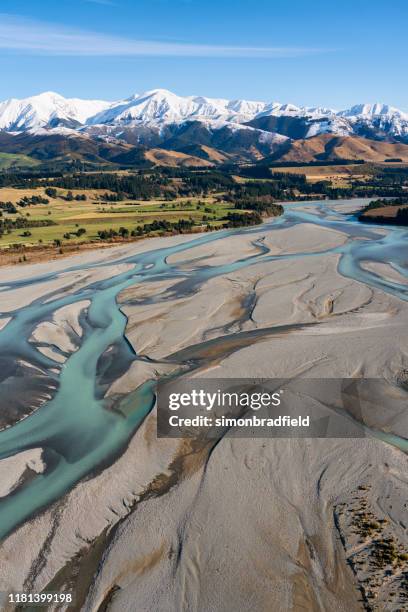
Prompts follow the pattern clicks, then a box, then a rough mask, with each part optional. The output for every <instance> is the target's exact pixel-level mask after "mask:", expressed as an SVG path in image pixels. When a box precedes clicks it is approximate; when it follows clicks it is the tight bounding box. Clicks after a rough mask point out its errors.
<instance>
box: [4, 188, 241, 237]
mask: <svg viewBox="0 0 408 612" xmlns="http://www.w3.org/2000/svg"><path fill="white" fill-rule="evenodd" d="M71 192H72V195H73V197H74V200H72V201H67V199H66V198H67V195H68V190H67V189H58V197H56V198H49V197H48V196H47V195H46V193H45V188H41V187H40V188H36V189H16V188H2V189H0V202H12V203H13V204H15V205H16V208H17V214H9V213H7V212H4V211H3V217H2V218H3V219H4V220H5V219H12V220H15V219H17V218H18V217H19V216H23V217H24V216H25V217H28V218H29V219H30V221H36V220H38V221H40V220H41V221H53V222H54V223H55V225H49V226H44V227H30V228H29V230H28V231H29V234H30V235H27V232H26V231H25V229H24V228H23V229H21V228H20V229H12V230H11V231H9V233H5V234H4V235H3V236H2V237H0V248H6V247H10V246H11V245H17V244H20V245H25V246H28V247H30V246H37V245H41V244H42V245H44V246H46V245H50V244H54V241H56V240H59V241H61V243H63V244H66V245H67V244H68V243H69V244H74V243H78V244H79V243H84V242H90V241H94V240H99V236H98V231H103V230H109V229H113V230H115V231H119V229H120V228H126V229H127V230H128V231H129V233H130V232H131V231H132V230H134V229H135V228H136V227H137V226H138V225H143V224H144V223H151V222H152V221H154V220H167V221H171V222H177V221H179V220H180V219H189V218H192V219H193V220H194V222H195V224H199V223H200V222H203V223H204V224H207V223H208V222H209V223H210V224H211V225H215V226H218V225H220V224H221V223H222V221H221V218H222V217H224V216H225V215H226V214H227V213H228V212H229V211H233V210H234V209H233V206H232V205H231V206H230V205H229V204H227V203H226V202H216V201H215V197H204V198H177V200H173V201H172V200H170V201H166V200H163V199H156V200H151V201H148V202H146V201H137V200H123V201H120V202H106V201H104V200H103V196H104V195H105V194H106V193H109V192H107V190H106V189H103V190H102V189H101V190H97V189H92V190H90V189H78V190H75V189H74V190H71ZM32 196H40V197H43V198H46V199H48V200H49V204H35V205H29V206H26V207H24V208H22V207H20V206H18V204H17V203H18V202H19V201H20V200H21V199H22V198H24V197H28V198H31V197H32ZM76 196H85V197H86V200H84V201H77V200H75V197H76ZM203 217H204V220H203ZM79 229H85V232H84V233H82V234H81V235H80V236H77V232H78V230H79ZM68 235H69V237H68Z"/></svg>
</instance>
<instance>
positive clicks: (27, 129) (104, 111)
mask: <svg viewBox="0 0 408 612" xmlns="http://www.w3.org/2000/svg"><path fill="white" fill-rule="evenodd" d="M1 153H3V154H7V155H11V156H13V155H19V156H20V158H21V155H22V154H23V155H25V156H28V157H29V158H30V159H33V160H38V161H41V162H43V161H45V160H51V159H60V160H63V161H67V160H68V159H70V158H71V159H82V160H86V161H89V162H95V163H101V162H104V163H109V164H122V165H123V164H125V165H128V164H130V165H132V164H135V163H140V161H141V160H142V159H147V160H149V161H150V163H160V164H166V163H169V164H171V165H176V164H189V165H203V164H204V165H205V164H217V163H224V162H227V161H234V162H247V161H256V160H260V159H264V158H267V159H270V160H271V161H316V160H324V159H327V160H334V159H337V158H338V159H360V158H362V159H367V160H372V161H384V160H386V159H393V158H398V159H402V160H404V161H408V113H405V112H403V111H401V110H399V109H397V108H394V107H392V106H388V105H386V104H358V105H355V106H352V107H351V108H349V109H345V110H340V111H337V110H333V109H329V108H325V107H299V106H295V105H293V104H281V103H279V102H256V101H251V100H226V99H221V98H220V99H218V98H207V97H201V96H187V97H182V96H177V95H176V94H174V93H172V92H170V91H167V90H163V89H155V90H152V91H148V92H145V93H142V94H140V95H138V94H136V95H132V96H130V97H129V98H127V99H125V100H119V101H116V102H108V101H103V100H82V99H79V98H70V99H67V98H64V97H63V96H61V95H59V94H57V93H53V92H45V93H42V94H40V95H37V96H32V97H30V98H25V99H14V98H13V99H10V100H6V101H4V102H1V103H0V154H1ZM342 155H343V156H344V157H341V156H342ZM360 156H361V157H360ZM10 159H11V163H12V161H13V159H12V157H11V158H10ZM16 163H17V162H16Z"/></svg>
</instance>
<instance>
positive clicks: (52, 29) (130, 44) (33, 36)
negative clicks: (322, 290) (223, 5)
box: [0, 13, 323, 58]
mask: <svg viewBox="0 0 408 612" xmlns="http://www.w3.org/2000/svg"><path fill="white" fill-rule="evenodd" d="M0 49H4V50H8V51H11V52H20V53H30V54H41V55H72V56H158V57H166V56H173V57H176V56H179V57H226V58H228V57H230V58H240V57H241V58H244V57H245V58H284V57H298V56H302V55H308V54H313V53H322V52H323V50H322V49H312V48H304V47H250V46H248V47H247V46H229V45H205V44H196V43H184V42H180V43H177V42H165V41H152V40H151V41H148V40H137V39H131V38H122V37H119V36H111V35H109V34H101V33H97V32H86V31H83V30H71V29H69V28H66V27H64V26H61V25H57V24H51V23H45V22H40V21H31V20H27V19H24V18H22V17H19V16H14V15H7V14H1V13H0Z"/></svg>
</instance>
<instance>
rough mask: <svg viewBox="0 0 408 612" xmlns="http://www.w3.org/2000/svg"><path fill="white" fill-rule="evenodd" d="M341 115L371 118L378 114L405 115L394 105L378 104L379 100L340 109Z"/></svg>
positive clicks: (389, 115)
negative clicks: (373, 102)
mask: <svg viewBox="0 0 408 612" xmlns="http://www.w3.org/2000/svg"><path fill="white" fill-rule="evenodd" d="M338 115H340V116H341V117H364V118H373V117H378V116H384V115H386V116H388V117H394V116H399V117H404V116H405V117H407V115H406V113H403V112H402V111H400V110H399V109H398V108H395V107H394V106H389V105H388V104H380V103H379V102H377V103H375V104H356V105H355V106H352V107H351V108H348V109H346V110H343V111H340V112H339V113H338Z"/></svg>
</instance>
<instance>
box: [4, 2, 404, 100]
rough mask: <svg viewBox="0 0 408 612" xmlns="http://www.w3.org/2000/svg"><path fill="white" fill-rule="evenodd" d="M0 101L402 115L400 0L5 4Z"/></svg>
mask: <svg viewBox="0 0 408 612" xmlns="http://www.w3.org/2000/svg"><path fill="white" fill-rule="evenodd" d="M0 13H1V14H0V71H1V76H2V78H1V79H0V99H5V98H9V97H25V96H28V95H33V94H35V93H39V92H41V91H45V90H52V91H58V92H59V93H61V94H63V95H65V96H78V97H91V98H103V99H112V100H115V99H119V98H123V97H127V96H129V95H131V94H132V93H136V92H142V91H146V90H148V89H154V88H158V87H159V88H166V89H170V90H172V91H174V92H175V93H178V94H180V95H188V94H197V95H200V94H201V95H207V96H214V97H226V98H250V99H255V100H268V101H269V100H278V101H281V102H293V103H295V104H306V105H324V106H331V107H334V108H344V107H346V106H350V105H351V104H354V103H359V102H363V101H364V102H377V101H380V102H386V103H389V104H392V105H394V106H398V107H400V108H402V109H403V110H407V111H408V81H407V75H406V71H407V63H408V62H407V59H408V53H407V52H408V42H407V38H408V37H407V33H406V31H407V26H408V2H407V0H389V2H388V3H384V2H383V1H381V2H380V1H378V0H371V1H368V0H353V1H351V0H341V1H340V0H339V1H337V0H325V1H323V0H308V1H305V0H258V1H257V0H57V1H55V0H53V1H49V0H41V1H38V2H33V1H32V0H2V2H1V5H0Z"/></svg>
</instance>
